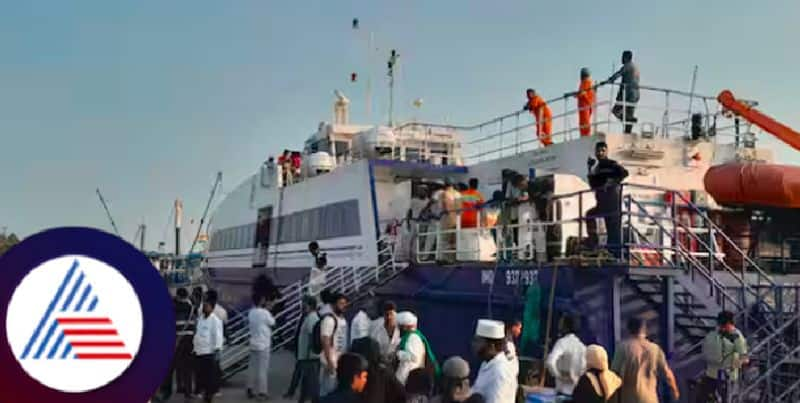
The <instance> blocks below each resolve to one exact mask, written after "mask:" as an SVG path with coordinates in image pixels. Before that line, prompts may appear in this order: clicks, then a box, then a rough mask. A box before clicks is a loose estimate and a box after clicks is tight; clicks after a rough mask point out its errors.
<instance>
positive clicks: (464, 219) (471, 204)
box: [461, 178, 484, 228]
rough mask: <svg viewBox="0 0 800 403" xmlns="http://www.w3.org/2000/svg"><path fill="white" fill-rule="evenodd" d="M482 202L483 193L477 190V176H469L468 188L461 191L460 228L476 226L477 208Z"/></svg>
mask: <svg viewBox="0 0 800 403" xmlns="http://www.w3.org/2000/svg"><path fill="white" fill-rule="evenodd" d="M483 202H484V200H483V195H482V194H481V192H479V191H478V178H471V179H470V180H469V189H467V190H465V191H463V192H461V210H462V211H461V228H475V227H477V226H478V213H479V212H478V209H479V208H480V207H481V206H482V205H483Z"/></svg>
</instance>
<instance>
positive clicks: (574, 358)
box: [545, 333, 586, 396]
mask: <svg viewBox="0 0 800 403" xmlns="http://www.w3.org/2000/svg"><path fill="white" fill-rule="evenodd" d="M545 364H546V365H547V369H548V370H549V371H550V374H551V375H553V377H554V378H556V391H557V392H559V393H561V394H564V395H568V396H572V392H573V391H574V390H575V385H577V384H578V379H579V378H580V377H581V375H583V373H584V372H586V345H584V344H583V342H581V340H580V339H579V338H578V337H577V336H575V335H574V334H572V333H570V334H568V335H566V336H564V337H562V338H560V339H558V341H556V344H555V346H553V351H551V352H550V354H549V355H548V356H547V361H546V362H545Z"/></svg>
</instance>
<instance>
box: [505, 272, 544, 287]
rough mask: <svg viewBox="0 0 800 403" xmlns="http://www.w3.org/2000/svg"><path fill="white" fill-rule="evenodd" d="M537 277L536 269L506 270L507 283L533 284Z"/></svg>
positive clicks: (512, 284) (513, 284)
mask: <svg viewBox="0 0 800 403" xmlns="http://www.w3.org/2000/svg"><path fill="white" fill-rule="evenodd" d="M537 277H538V273H537V272H536V271H535V270H506V285H510V286H515V285H531V284H533V283H535V282H536V279H537Z"/></svg>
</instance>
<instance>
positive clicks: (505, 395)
mask: <svg viewBox="0 0 800 403" xmlns="http://www.w3.org/2000/svg"><path fill="white" fill-rule="evenodd" d="M472 393H480V394H481V396H483V398H484V399H486V403H514V402H515V401H516V398H517V377H516V376H514V368H512V365H511V362H510V361H509V360H508V357H506V355H505V353H498V354H497V355H496V356H495V357H494V358H492V359H491V360H489V361H487V362H484V363H483V364H481V368H480V370H479V372H478V379H476V380H475V384H474V385H472Z"/></svg>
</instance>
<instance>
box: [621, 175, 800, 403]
mask: <svg viewBox="0 0 800 403" xmlns="http://www.w3.org/2000/svg"><path fill="white" fill-rule="evenodd" d="M631 186H635V187H637V188H639V187H640V186H636V185H631ZM667 193H669V196H671V197H667V198H666V199H667V200H671V201H670V202H668V203H652V202H643V201H638V200H636V199H635V198H633V197H632V196H625V198H624V200H623V209H622V220H623V237H624V239H626V250H627V251H629V253H628V260H629V261H630V265H631V271H630V274H629V275H628V276H627V278H626V280H625V281H626V286H628V287H629V288H630V289H632V290H633V292H634V293H635V294H636V295H638V296H639V297H640V298H641V299H642V300H644V301H645V302H646V303H647V304H648V305H649V306H650V307H651V308H652V310H654V311H656V312H659V314H660V315H663V316H662V320H661V321H660V323H661V324H662V326H664V325H666V326H667V327H669V328H670V329H660V332H659V333H660V334H661V335H665V338H664V339H662V341H664V343H663V345H664V347H665V350H667V352H668V354H669V355H670V356H671V357H670V358H671V362H672V363H673V367H674V369H675V370H676V373H678V374H679V377H681V378H683V380H684V381H686V380H691V379H696V378H698V377H699V376H700V375H701V374H702V371H703V370H704V364H703V360H702V342H703V338H704V337H705V335H706V334H707V333H708V332H709V331H711V330H713V329H714V328H715V327H716V316H717V314H718V313H719V312H720V311H722V310H729V311H732V312H734V313H735V314H736V322H737V327H739V329H740V330H741V331H742V333H743V334H744V335H745V337H747V341H748V346H749V350H750V351H749V353H750V365H749V367H748V369H746V370H745V371H743V373H742V379H741V382H740V392H741V393H739V394H737V395H736V396H733V397H732V400H731V401H732V402H734V403H750V402H770V403H780V402H797V401H800V310H798V305H800V303H798V302H797V301H798V299H799V298H800V297H798V286H797V285H794V286H782V285H778V284H776V283H775V281H774V280H773V279H772V277H771V276H770V275H768V274H767V273H766V272H764V271H763V270H762V269H761V268H760V267H759V266H758V265H757V264H756V263H755V262H754V261H753V259H751V258H750V257H749V256H748V255H747V254H746V253H745V252H744V251H742V250H741V249H740V248H739V247H738V246H737V245H736V243H735V242H733V240H731V238H730V237H728V236H727V235H726V234H725V233H724V232H723V231H722V230H721V229H720V228H719V227H718V226H717V225H716V224H715V223H714V222H713V221H712V220H711V219H709V218H708V216H707V214H706V213H705V211H703V209H701V208H700V207H698V206H696V205H695V204H693V203H692V202H691V201H690V200H688V199H687V197H686V196H685V195H683V194H682V193H680V192H670V191H667ZM679 210H682V211H683V212H687V211H688V213H690V214H691V215H692V216H694V217H695V218H696V220H695V222H694V223H693V224H691V225H688V224H686V223H684V222H683V220H681V219H678V217H679V214H678V211H679ZM635 221H638V222H639V223H638V224H635V223H634V222H635ZM642 222H644V223H645V225H644V227H648V228H649V229H655V233H653V231H648V233H647V236H645V234H643V233H642V229H641V228H642V227H643V226H642V225H641V223H642ZM720 244H721V245H720ZM720 246H721V247H720ZM633 250H636V251H646V252H648V259H644V258H642V256H643V254H642V253H632V251H633ZM720 250H727V251H728V254H727V256H726V255H724V254H722V253H720V252H719V251H720ZM731 251H732V252H731ZM731 254H733V256H731ZM654 255H655V257H654ZM730 262H741V267H738V266H737V267H735V268H734V267H732V266H731V264H730ZM664 318H667V319H664ZM666 335H669V336H666ZM683 389H684V390H685V387H684V388H683ZM684 395H688V394H686V393H684Z"/></svg>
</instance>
